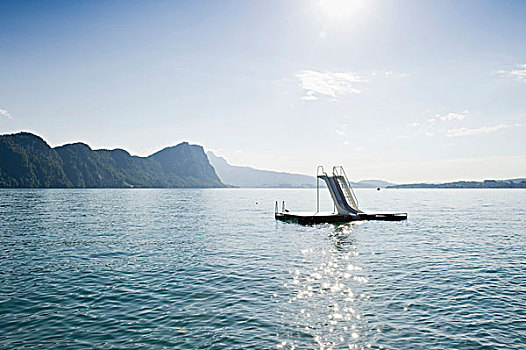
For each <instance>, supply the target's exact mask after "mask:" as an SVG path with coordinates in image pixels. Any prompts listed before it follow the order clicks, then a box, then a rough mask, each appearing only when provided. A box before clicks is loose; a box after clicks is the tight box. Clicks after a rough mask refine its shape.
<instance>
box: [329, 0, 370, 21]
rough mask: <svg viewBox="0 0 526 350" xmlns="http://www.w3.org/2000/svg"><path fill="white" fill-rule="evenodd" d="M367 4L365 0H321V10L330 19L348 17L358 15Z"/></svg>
mask: <svg viewBox="0 0 526 350" xmlns="http://www.w3.org/2000/svg"><path fill="white" fill-rule="evenodd" d="M364 6H365V0H320V1H319V8H320V10H321V12H322V13H323V14H324V15H325V16H327V17H329V18H330V19H348V18H351V17H353V16H355V15H357V14H358V13H359V12H360V11H361V10H362V8H363V7H364Z"/></svg>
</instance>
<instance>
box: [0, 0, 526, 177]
mask: <svg viewBox="0 0 526 350" xmlns="http://www.w3.org/2000/svg"><path fill="white" fill-rule="evenodd" d="M524 18H526V2H525V1H503V0H499V1H470V0H465V1H447V0H444V1H422V0H418V1H412V0H406V1H389V0H385V1H384V0H381V1H380V0H369V1H365V0H347V1H345V0H326V1H320V0H305V1H295V0H289V1H278V0H265V1H241V0H240V1H51V0H50V1H12V2H10V1H5V0H4V1H2V2H0V78H1V79H2V81H1V84H0V134H7V133H14V132H19V131H29V132H33V133H35V134H37V135H39V136H41V137H43V138H44V139H45V140H46V141H47V142H48V143H49V144H50V145H51V146H58V145H63V144H66V143H73V142H79V141H80V142H84V143H87V144H88V145H90V146H91V147H92V148H94V149H100V148H105V149H113V148H124V149H126V150H128V151H129V152H130V153H131V154H133V155H140V156H147V155H149V154H151V153H153V152H155V151H158V150H160V149H162V148H164V147H166V146H172V145H176V144H178V143H180V142H183V141H188V142H190V143H193V144H199V145H202V146H203V147H204V148H205V149H206V150H212V151H213V152H214V153H216V154H217V155H220V156H223V157H225V158H226V159H227V160H228V161H229V162H230V163H231V164H235V165H245V166H251V167H256V168H259V169H269V170H277V171H288V172H295V173H302V174H307V175H314V173H315V170H316V166H317V165H325V166H326V167H327V168H328V167H332V165H343V166H344V167H345V169H346V171H347V174H348V176H349V178H350V180H352V181H358V180H363V179H383V180H387V181H391V182H396V183H408V182H445V181H456V180H483V179H506V178H517V177H526V20H524Z"/></svg>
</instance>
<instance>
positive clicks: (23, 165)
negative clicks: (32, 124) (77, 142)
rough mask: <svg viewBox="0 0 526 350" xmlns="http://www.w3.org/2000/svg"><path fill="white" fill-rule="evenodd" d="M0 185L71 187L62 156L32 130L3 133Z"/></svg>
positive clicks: (0, 149) (0, 139) (0, 145)
mask: <svg viewBox="0 0 526 350" xmlns="http://www.w3.org/2000/svg"><path fill="white" fill-rule="evenodd" d="M0 187H71V182H70V181H69V179H68V178H67V177H66V174H65V173H64V170H63V168H62V159H61V158H60V157H59V155H58V154H57V152H55V151H54V150H53V149H52V148H51V147H49V145H48V144H47V143H46V142H45V141H44V140H43V139H42V138H40V137H38V136H36V135H33V134H30V133H20V134H15V135H2V136H0Z"/></svg>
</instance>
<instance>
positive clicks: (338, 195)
mask: <svg viewBox="0 0 526 350" xmlns="http://www.w3.org/2000/svg"><path fill="white" fill-rule="evenodd" d="M319 178H320V179H322V180H324V181H325V183H326V184H327V188H328V189H329V192H330V193H331V197H332V200H333V201H334V205H335V206H336V210H337V211H338V214H343V215H349V214H358V213H361V212H362V211H361V210H359V209H358V207H357V206H356V203H355V201H354V200H353V199H352V196H351V197H350V198H351V200H349V201H348V200H347V199H346V196H345V194H344V190H343V189H342V187H341V186H340V181H339V180H338V177H337V176H327V175H320V176H319ZM347 192H349V193H348V196H350V191H347ZM349 202H351V203H353V204H354V205H355V207H354V208H353V206H352V205H351V204H350V203H349Z"/></svg>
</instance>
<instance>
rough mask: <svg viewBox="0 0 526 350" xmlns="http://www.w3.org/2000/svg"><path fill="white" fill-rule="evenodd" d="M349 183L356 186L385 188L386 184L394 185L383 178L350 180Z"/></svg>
mask: <svg viewBox="0 0 526 350" xmlns="http://www.w3.org/2000/svg"><path fill="white" fill-rule="evenodd" d="M351 185H352V186H353V187H356V188H385V187H388V186H394V185H395V184H393V183H391V182H387V181H384V180H362V181H358V182H351Z"/></svg>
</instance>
